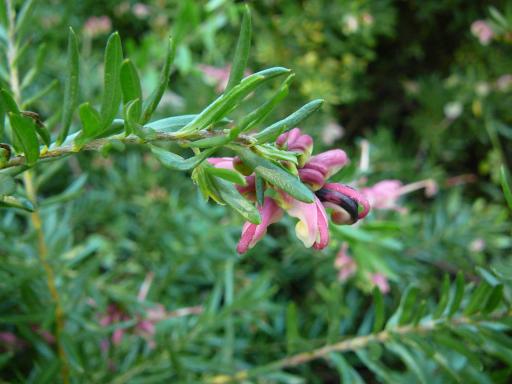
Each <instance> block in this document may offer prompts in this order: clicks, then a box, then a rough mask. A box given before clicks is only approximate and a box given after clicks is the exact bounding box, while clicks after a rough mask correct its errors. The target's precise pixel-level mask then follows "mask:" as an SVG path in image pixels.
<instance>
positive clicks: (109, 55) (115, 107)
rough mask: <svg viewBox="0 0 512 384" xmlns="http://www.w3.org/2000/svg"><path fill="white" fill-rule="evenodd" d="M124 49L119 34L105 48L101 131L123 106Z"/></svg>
mask: <svg viewBox="0 0 512 384" xmlns="http://www.w3.org/2000/svg"><path fill="white" fill-rule="evenodd" d="M122 60H123V49H122V47H121V38H120V37H119V33H117V32H114V33H113V34H112V35H110V37H109V39H108V41H107V47H106V48H105V64H104V65H105V74H104V79H103V99H102V102H101V130H103V129H106V128H107V127H108V126H110V124H111V123H112V121H113V120H114V118H115V117H116V114H117V112H118V111H119V105H120V104H121V96H122V92H121V81H120V72H121V62H122Z"/></svg>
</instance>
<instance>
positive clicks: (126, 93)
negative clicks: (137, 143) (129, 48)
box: [121, 59, 142, 123]
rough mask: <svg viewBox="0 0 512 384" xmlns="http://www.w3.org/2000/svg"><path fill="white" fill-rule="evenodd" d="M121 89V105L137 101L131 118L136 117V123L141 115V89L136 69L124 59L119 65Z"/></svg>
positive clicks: (128, 60) (130, 62) (129, 61)
mask: <svg viewBox="0 0 512 384" xmlns="http://www.w3.org/2000/svg"><path fill="white" fill-rule="evenodd" d="M121 89H122V91H123V103H124V105H126V104H128V102H130V101H133V100H136V99H139V101H140V103H139V104H138V106H137V107H134V108H135V109H134V111H133V114H134V115H133V116H134V117H136V120H135V121H134V122H136V123H138V122H139V121H140V117H141V114H142V88H141V85H140V79H139V75H138V73H137V68H135V65H134V64H133V62H132V61H131V60H130V59H125V60H124V61H123V64H122V65H121Z"/></svg>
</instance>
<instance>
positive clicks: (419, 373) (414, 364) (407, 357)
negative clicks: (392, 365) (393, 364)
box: [385, 342, 428, 384]
mask: <svg viewBox="0 0 512 384" xmlns="http://www.w3.org/2000/svg"><path fill="white" fill-rule="evenodd" d="M385 346H386V348H388V349H389V350H390V351H391V352H393V353H394V354H396V355H397V356H398V357H400V359H401V360H402V361H403V362H404V363H405V365H406V366H407V367H408V368H409V370H410V371H411V372H412V373H413V374H414V375H415V377H416V378H417V379H418V382H419V383H422V384H427V382H428V380H427V375H426V373H425V370H424V369H423V367H422V365H421V362H419V361H417V360H416V358H415V357H414V356H413V355H412V353H411V351H410V350H409V349H408V348H407V347H406V346H404V345H403V344H400V343H393V342H391V343H389V342H388V343H386V344H385Z"/></svg>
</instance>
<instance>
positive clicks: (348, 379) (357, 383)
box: [329, 352, 364, 384]
mask: <svg viewBox="0 0 512 384" xmlns="http://www.w3.org/2000/svg"><path fill="white" fill-rule="evenodd" d="M329 361H330V362H331V363H332V364H333V365H334V366H335V367H336V370H337V371H338V374H339V375H340V378H341V381H340V383H342V384H346V383H351V384H364V381H363V379H362V378H361V376H359V373H357V371H355V370H354V368H352V367H351V366H350V365H349V364H348V363H347V361H346V360H345V359H344V358H343V355H342V354H341V353H335V352H331V353H330V354H329Z"/></svg>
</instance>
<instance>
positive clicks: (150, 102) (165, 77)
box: [141, 38, 176, 124]
mask: <svg viewBox="0 0 512 384" xmlns="http://www.w3.org/2000/svg"><path fill="white" fill-rule="evenodd" d="M175 55H176V40H175V39H172V38H169V42H168V45H167V55H166V56H165V63H164V67H163V68H162V73H161V74H160V79H159V81H158V85H157V87H156V88H155V90H154V91H153V93H151V95H150V96H149V98H148V99H147V100H146V101H145V102H144V108H143V109H144V112H143V113H142V121H141V122H142V124H146V123H147V122H148V121H149V119H150V118H151V115H152V114H153V112H154V111H155V109H156V107H158V104H159V103H160V100H161V99H162V96H163V94H164V92H165V89H166V88H167V84H168V83H169V76H170V75H171V66H172V63H173V61H174V56H175Z"/></svg>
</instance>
